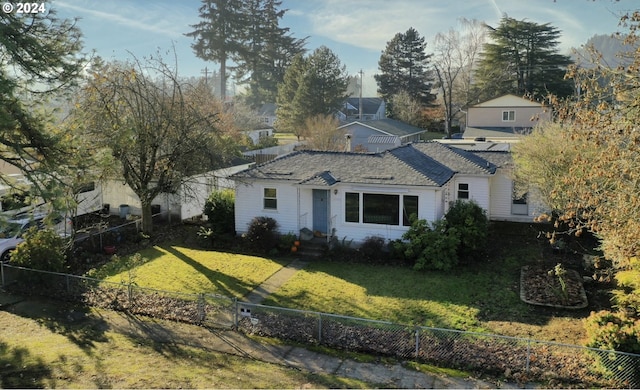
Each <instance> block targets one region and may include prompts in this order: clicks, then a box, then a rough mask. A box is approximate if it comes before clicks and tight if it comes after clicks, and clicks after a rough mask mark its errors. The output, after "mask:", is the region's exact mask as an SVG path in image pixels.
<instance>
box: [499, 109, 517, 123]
mask: <svg viewBox="0 0 640 390" xmlns="http://www.w3.org/2000/svg"><path fill="white" fill-rule="evenodd" d="M515 120H516V112H515V111H502V121H503V122H514V121H515Z"/></svg>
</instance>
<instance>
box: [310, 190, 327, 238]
mask: <svg viewBox="0 0 640 390" xmlns="http://www.w3.org/2000/svg"><path fill="white" fill-rule="evenodd" d="M328 198H329V191H328V190H313V231H318V232H321V233H325V234H326V233H328V230H329V226H328V218H327V215H328V214H329V199H328Z"/></svg>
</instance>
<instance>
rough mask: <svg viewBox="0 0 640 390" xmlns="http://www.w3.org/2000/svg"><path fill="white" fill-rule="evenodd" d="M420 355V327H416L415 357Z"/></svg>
mask: <svg viewBox="0 0 640 390" xmlns="http://www.w3.org/2000/svg"><path fill="white" fill-rule="evenodd" d="M419 355H420V328H416V359H417V358H418V356H419Z"/></svg>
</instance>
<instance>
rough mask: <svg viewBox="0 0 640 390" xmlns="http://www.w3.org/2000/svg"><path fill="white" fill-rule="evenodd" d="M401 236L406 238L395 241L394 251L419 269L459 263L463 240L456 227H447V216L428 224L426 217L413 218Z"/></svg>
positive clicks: (438, 267)
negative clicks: (445, 219) (458, 251)
mask: <svg viewBox="0 0 640 390" xmlns="http://www.w3.org/2000/svg"><path fill="white" fill-rule="evenodd" d="M402 238H403V239H404V240H405V241H399V240H398V241H394V242H393V246H394V252H395V253H400V254H402V256H403V259H402V260H403V261H405V262H409V263H411V264H413V267H414V269H416V270H426V269H434V270H440V271H448V270H450V269H452V268H453V267H455V266H456V265H457V264H458V255H457V249H458V246H459V244H460V241H459V239H458V236H457V234H455V229H447V224H446V222H445V221H444V220H441V221H436V222H434V223H433V224H432V226H429V223H428V222H427V221H426V220H424V219H414V221H413V223H412V224H411V227H410V228H409V230H408V231H407V232H406V233H405V234H404V235H403V236H402Z"/></svg>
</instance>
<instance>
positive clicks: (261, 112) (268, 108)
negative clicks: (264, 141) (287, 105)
mask: <svg viewBox="0 0 640 390" xmlns="http://www.w3.org/2000/svg"><path fill="white" fill-rule="evenodd" d="M258 117H259V118H260V121H261V122H262V125H263V126H264V127H268V128H273V125H274V124H275V123H276V104H275V103H265V104H263V105H262V106H261V107H260V109H258Z"/></svg>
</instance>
